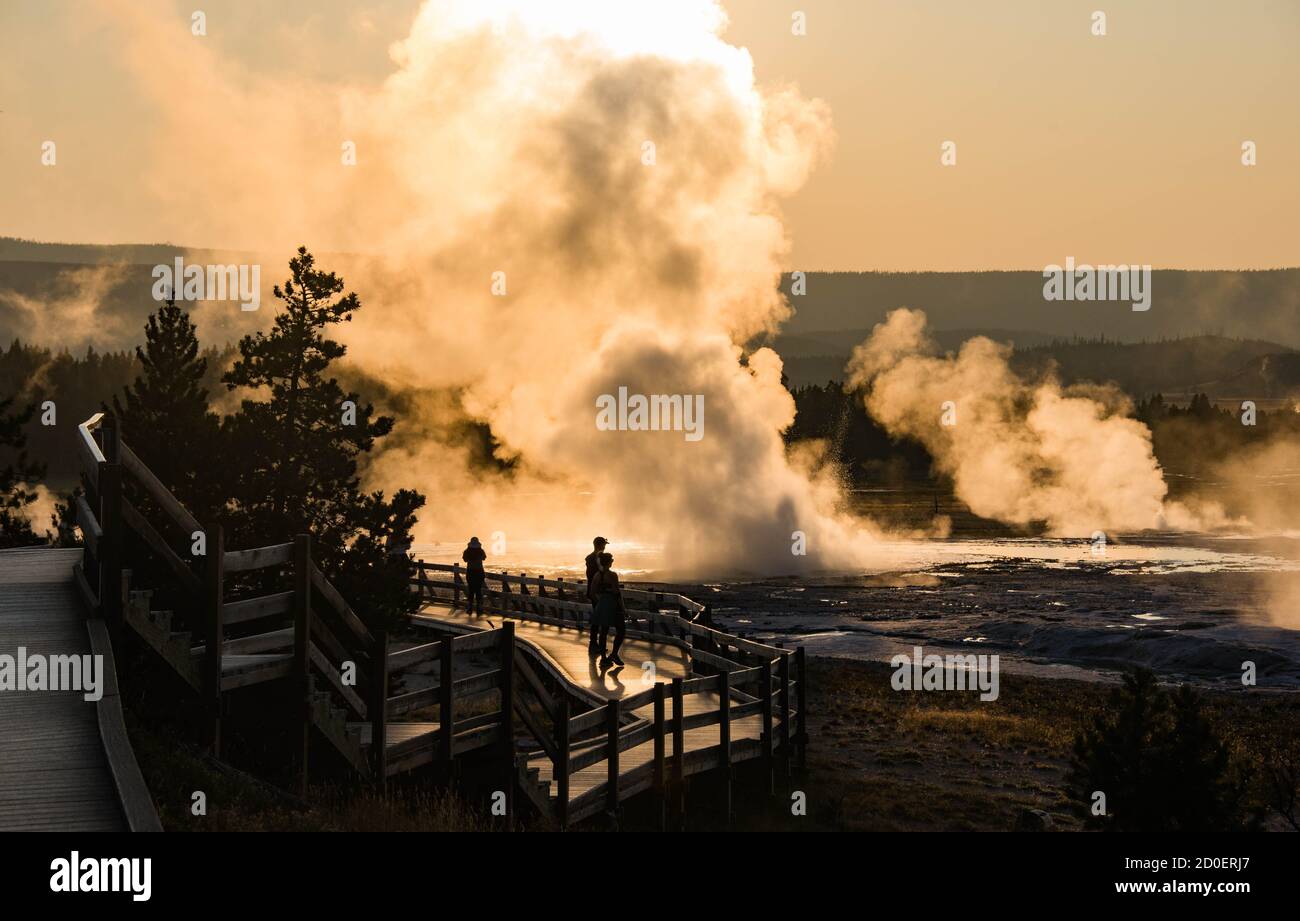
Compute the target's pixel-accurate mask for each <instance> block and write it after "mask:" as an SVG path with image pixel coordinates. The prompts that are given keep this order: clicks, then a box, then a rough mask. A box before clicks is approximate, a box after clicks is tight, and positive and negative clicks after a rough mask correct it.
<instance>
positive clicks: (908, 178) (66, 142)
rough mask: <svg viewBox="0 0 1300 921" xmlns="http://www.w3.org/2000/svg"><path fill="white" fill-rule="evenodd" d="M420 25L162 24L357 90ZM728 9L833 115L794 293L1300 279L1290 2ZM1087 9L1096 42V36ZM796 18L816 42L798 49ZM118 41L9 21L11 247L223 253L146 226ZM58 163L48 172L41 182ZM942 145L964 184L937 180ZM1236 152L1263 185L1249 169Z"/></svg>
mask: <svg viewBox="0 0 1300 921" xmlns="http://www.w3.org/2000/svg"><path fill="white" fill-rule="evenodd" d="M417 5H418V4H417V3H416V2H415V0H393V2H382V3H381V2H376V3H371V4H367V3H364V2H362V3H356V2H347V3H345V2H343V0H310V2H308V0H282V2H277V3H275V4H254V3H251V2H237V0H224V2H223V0H208V2H205V3H204V4H203V5H202V8H203V9H204V10H205V12H206V13H207V15H208V23H209V27H208V32H209V34H208V35H207V36H206V37H204V38H202V39H199V38H195V37H192V36H191V35H190V34H189V15H190V11H191V9H192V8H193V7H194V6H195V4H192V3H191V4H188V5H182V4H179V3H174V4H168V3H161V4H159V5H158V6H157V8H156V10H155V11H152V12H151V15H155V16H159V17H162V18H164V19H170V18H174V20H175V36H176V38H175V40H176V41H177V42H190V41H205V42H208V43H211V44H212V45H214V46H216V47H218V48H219V49H220V50H221V53H222V56H223V60H224V61H225V67H226V73H227V76H228V77H230V78H232V79H234V80H236V81H237V80H239V79H241V78H242V77H244V76H248V77H249V78H252V77H256V76H258V75H265V74H269V75H274V76H276V77H277V78H281V79H284V78H292V79H296V80H301V81H303V82H304V83H306V82H318V81H325V82H330V83H337V84H340V85H347V84H353V85H360V86H369V85H373V84H375V83H377V82H378V81H379V80H380V79H382V78H383V76H384V75H386V74H387V73H388V72H389V70H390V69H391V67H390V62H389V61H388V58H387V52H386V49H387V47H388V45H389V44H390V43H391V42H392V41H394V40H396V39H398V38H401V37H402V36H403V35H404V34H405V31H406V29H407V27H408V26H409V23H410V20H411V18H412V16H413V13H414V9H415V7H416V6H417ZM723 6H724V8H725V9H726V10H727V12H728V14H729V15H730V18H731V23H730V25H729V27H728V29H727V31H726V33H725V36H726V38H727V39H728V40H729V41H731V42H732V43H733V44H737V45H742V46H744V47H746V48H747V49H748V50H749V51H750V53H751V54H752V56H753V59H754V65H755V70H756V73H757V75H758V78H759V80H760V82H762V83H765V84H773V83H782V82H788V83H794V84H797V86H798V87H799V89H800V91H801V92H802V93H803V94H804V95H805V96H808V97H817V98H820V99H822V100H824V101H825V102H826V103H827V104H828V105H829V107H830V110H831V115H832V121H833V125H834V130H835V134H836V138H837V141H836V145H835V147H834V149H833V151H832V153H831V155H830V158H829V159H828V160H827V161H826V162H824V163H822V164H821V166H820V167H819V168H818V169H817V170H816V171H815V172H814V173H813V176H812V178H811V180H810V181H809V182H808V183H807V184H806V185H805V186H804V188H802V189H801V190H800V191H798V192H797V193H796V194H795V195H794V196H793V197H792V198H791V199H789V200H788V201H787V202H786V203H785V213H786V217H787V231H788V233H789V234H790V236H791V238H792V241H793V251H792V254H791V258H790V266H789V268H803V269H889V270H919V269H983V268H1041V267H1042V266H1043V265H1045V264H1048V263H1058V262H1063V261H1064V259H1065V258H1066V257H1067V256H1074V257H1076V259H1078V260H1079V261H1080V262H1112V263H1126V262H1127V263H1150V264H1152V265H1154V266H1156V267H1157V268H1160V267H1183V268H1233V267H1257V268H1265V267H1275V266H1283V265H1297V264H1300V229H1298V228H1300V224H1298V222H1297V215H1298V214H1300V89H1298V88H1300V4H1297V3H1295V2H1293V0H1252V2H1248V3H1236V4H1228V3H1216V2H1209V0H1140V2H1138V0H1132V2H1105V3H1102V2H1101V0H1089V2H1073V0H1053V2H1041V0H978V2H976V0H971V2H964V0H949V2H902V0H899V2H879V0H841V2H835V0H797V2H776V0H725V2H724V3H723ZM1097 7H1102V8H1104V10H1105V11H1106V13H1107V17H1108V20H1107V31H1108V34H1107V35H1106V36H1105V37H1095V36H1093V35H1092V34H1090V25H1091V19H1090V17H1091V13H1092V10H1093V9H1095V8H1097ZM792 8H798V9H801V10H803V11H804V12H805V13H806V15H807V34H806V35H803V36H795V35H792V34H791V11H792ZM128 18H129V17H123V16H119V15H118V11H117V10H116V8H115V7H114V5H113V4H112V3H107V2H96V0H78V2H71V0H52V2H50V3H22V2H12V0H10V2H4V3H2V4H0V177H2V178H0V234H4V235H14V236H23V237H31V238H36V239H45V240H62V241H75V242H163V241H170V242H176V243H184V244H190V245H196V246H197V245H214V246H238V245H240V241H238V240H230V239H211V240H208V239H178V238H176V237H175V233H176V231H175V229H174V226H179V225H172V224H171V223H169V221H168V219H167V215H165V214H159V213H158V209H157V207H156V204H155V202H156V199H155V190H154V189H152V188H151V185H150V177H149V175H148V174H147V172H146V171H145V170H144V169H143V167H142V164H144V163H145V162H147V160H148V159H149V157H148V156H147V154H149V153H153V154H156V153H157V152H156V151H150V150H149V145H150V142H151V125H153V124H155V123H156V122H157V121H158V119H159V118H160V117H161V116H160V113H158V112H157V111H155V110H154V109H153V108H152V106H153V103H152V102H151V97H150V96H149V95H148V94H146V93H143V92H142V91H141V90H140V89H139V87H138V85H137V82H136V79H135V77H134V76H133V74H132V72H131V69H130V68H129V67H128V66H126V65H125V64H124V63H123V62H122V60H121V59H120V55H119V53H118V51H117V50H116V49H117V48H118V47H119V46H120V44H121V42H122V33H121V30H122V29H124V28H126V26H125V25H124V21H125V20H126V19H128ZM214 117H215V116H214ZM229 130H230V131H232V132H238V130H239V125H238V119H237V118H234V119H231V120H230V124H229ZM47 139H54V140H56V141H57V144H58V148H57V149H58V158H59V159H58V165H57V167H54V168H49V167H43V166H42V165H41V163H40V155H41V149H40V148H41V143H42V142H43V141H44V140H47ZM945 140H952V141H955V142H956V144H957V165H956V166H953V167H943V166H941V165H940V144H941V143H942V142H943V141H945ZM1245 140H1252V141H1255V142H1256V143H1257V145H1258V165H1257V166H1254V167H1245V166H1243V165H1241V162H1240V158H1241V144H1242V142H1243V141H1245ZM265 155H266V156H274V155H275V151H266V152H265ZM211 194H212V195H214V196H220V195H222V194H223V193H222V191H221V190H219V189H214V190H213V191H212V193H211ZM324 242H327V241H324Z"/></svg>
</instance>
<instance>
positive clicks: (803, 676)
mask: <svg viewBox="0 0 1300 921" xmlns="http://www.w3.org/2000/svg"><path fill="white" fill-rule="evenodd" d="M794 665H795V682H796V683H795V693H797V694H798V695H799V707H798V709H797V710H796V711H795V724H796V728H797V732H798V736H799V770H800V771H802V770H804V769H805V768H806V767H808V723H807V722H806V720H807V712H808V711H807V706H806V705H807V702H808V675H807V672H806V671H805V669H804V658H803V647H802V646H800V647H799V648H798V649H796V650H795V651H794Z"/></svg>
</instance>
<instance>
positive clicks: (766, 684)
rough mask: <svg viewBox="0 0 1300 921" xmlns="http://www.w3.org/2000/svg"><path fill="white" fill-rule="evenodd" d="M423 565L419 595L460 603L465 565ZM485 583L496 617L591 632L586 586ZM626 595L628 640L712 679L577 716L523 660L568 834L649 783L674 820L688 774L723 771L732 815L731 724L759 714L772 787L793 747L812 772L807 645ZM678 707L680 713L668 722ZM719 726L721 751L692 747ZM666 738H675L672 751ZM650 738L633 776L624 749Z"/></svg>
mask: <svg viewBox="0 0 1300 921" xmlns="http://www.w3.org/2000/svg"><path fill="white" fill-rule="evenodd" d="M415 565H416V576H415V578H414V580H413V582H414V584H415V586H416V587H417V590H418V591H419V592H420V594H421V596H422V597H424V598H428V599H431V600H436V601H441V602H444V603H450V604H451V606H452V607H453V608H455V607H458V606H460V604H461V602H462V599H463V598H464V597H465V591H466V586H465V583H464V581H463V579H462V569H461V567H460V566H459V565H456V564H442V563H427V562H423V561H417V562H416V564H415ZM448 577H450V578H448ZM485 578H486V585H485V588H484V605H485V608H486V610H487V611H488V612H490V613H491V614H495V615H498V616H508V617H511V618H515V619H519V620H526V621H532V622H535V623H541V624H549V625H554V626H562V627H571V628H576V629H578V630H582V629H590V621H591V614H592V606H591V603H590V602H589V601H587V600H586V597H585V592H584V588H585V586H584V585H583V584H582V583H579V582H568V583H566V582H565V581H564V580H563V579H554V580H552V579H545V578H542V577H529V576H527V575H523V574H521V575H519V576H512V575H509V574H507V573H503V572H489V573H486V574H485ZM623 593H624V598H625V601H626V603H627V607H628V612H627V618H628V629H627V634H628V636H637V637H640V638H642V639H646V640H648V641H651V642H656V643H666V644H670V645H674V646H677V647H679V648H682V649H683V650H685V651H686V652H687V654H688V655H689V660H690V662H691V668H692V674H694V673H695V672H697V671H703V672H705V674H699V675H696V676H694V677H687V678H673V679H672V680H671V681H670V682H656V683H655V684H654V685H653V686H652V687H650V688H648V689H646V690H644V691H642V692H640V693H638V694H633V695H630V696H627V697H622V698H618V699H613V700H609V701H608V702H606V703H605V704H604V706H603V707H597V708H595V709H592V710H588V711H587V712H584V713H580V714H578V715H576V716H570V715H569V709H570V702H569V699H568V697H566V696H563V695H561V696H560V698H559V699H551V697H550V696H549V695H548V694H547V693H546V691H545V689H544V688H543V687H542V686H541V682H540V681H539V680H538V679H537V678H536V677H535V675H534V674H533V673H532V670H531V668H529V667H528V666H527V664H526V663H525V662H522V661H519V662H517V663H516V668H517V669H518V670H519V671H520V672H521V674H522V675H523V677H524V678H525V680H526V683H527V684H529V685H530V686H532V688H533V690H534V692H535V694H536V697H537V699H538V700H539V702H540V704H541V706H542V710H543V712H544V713H545V714H546V716H547V717H548V719H549V722H550V727H549V729H548V727H547V726H546V725H544V724H539V723H538V721H537V720H536V719H535V718H533V717H532V716H531V715H529V714H526V713H525V711H523V710H521V711H520V716H521V717H522V718H523V719H524V722H525V723H526V724H527V726H528V729H529V731H530V732H531V733H532V734H533V735H534V736H535V737H536V738H537V740H538V742H539V744H540V746H541V749H542V751H543V752H544V753H545V755H546V757H547V758H548V759H549V760H550V761H551V764H552V770H553V777H554V783H555V786H556V798H555V804H554V809H555V818H556V819H557V821H558V822H559V823H560V825H561V827H564V826H566V825H568V824H569V822H571V821H577V820H579V819H582V818H585V817H587V816H588V815H591V814H592V813H593V812H595V811H599V810H600V809H602V808H603V809H605V810H606V811H608V812H610V813H611V814H614V813H615V811H616V808H617V804H618V802H619V801H620V800H621V799H623V798H625V797H627V796H630V795H632V794H634V793H637V792H639V791H641V790H643V789H646V788H647V787H653V788H654V789H655V790H657V791H659V793H660V796H661V802H662V803H663V808H664V811H665V814H666V810H667V801H668V796H669V791H672V793H673V795H674V796H676V797H680V796H681V795H682V790H683V785H682V780H683V778H684V777H685V775H687V774H689V773H693V772H694V771H696V770H703V769H707V768H712V767H718V768H721V769H722V771H723V774H724V785H723V786H724V790H725V791H726V792H725V795H726V797H727V803H726V807H727V812H728V814H730V811H731V769H732V758H733V754H734V752H733V744H732V742H733V739H732V724H733V723H734V722H735V721H736V720H740V719H744V718H746V717H749V716H753V715H758V716H760V718H761V732H760V738H759V739H758V740H757V746H758V753H757V754H758V757H760V758H761V759H762V760H763V762H764V765H765V770H766V776H767V781H768V787H769V789H772V788H773V786H774V783H775V768H776V767H777V766H778V765H779V767H780V769H781V773H782V775H783V776H784V777H789V776H790V769H791V756H792V754H793V753H794V752H796V751H797V754H798V758H799V766H800V767H801V768H802V767H803V765H804V759H805V754H804V751H805V744H806V739H807V735H806V729H805V721H804V716H805V706H806V704H805V688H806V683H805V675H804V654H803V649H802V648H799V649H796V650H787V649H784V648H781V647H777V646H769V645H767V644H764V643H759V642H755V641H753V640H750V639H746V638H743V637H738V636H735V635H733V634H729V633H726V632H724V631H721V630H718V629H715V628H714V627H713V626H711V625H709V624H706V623H704V622H702V621H706V620H709V614H710V609H709V607H708V606H707V605H703V604H700V603H698V602H696V601H694V600H692V599H690V598H687V597H686V596H684V595H679V594H676V593H672V592H654V591H645V590H639V589H623ZM507 623H509V621H507ZM750 689H752V693H751V692H750ZM669 702H671V704H672V708H671V713H672V715H671V716H667V715H666V714H667V704H668V703H669ZM645 707H651V708H652V716H651V718H649V719H646V718H644V717H641V716H638V715H637V711H639V710H641V709H643V708H645ZM688 711H693V712H690V713H689V714H688ZM712 726H717V727H718V743H717V744H716V745H711V746H703V747H697V748H695V749H692V750H691V751H687V750H686V738H685V734H686V733H687V732H689V731H690V730H694V729H702V728H707V727H712ZM602 736H603V738H602ZM668 739H672V740H673V744H672V755H671V756H669V755H668V754H667V749H668V744H667V741H668ZM647 743H650V744H652V746H653V755H652V757H651V758H650V760H649V761H647V762H646V763H644V764H642V765H640V766H639V767H637V768H635V769H633V770H630V771H623V770H621V769H620V757H619V756H620V753H622V752H625V751H627V750H629V749H632V748H636V747H638V746H640V745H644V744H647ZM601 761H604V762H605V763H606V779H605V781H604V783H603V784H601V785H599V786H597V787H593V788H592V789H591V790H589V791H588V792H587V793H584V794H582V795H581V796H580V797H577V798H574V799H572V800H571V799H570V796H569V782H570V779H571V778H572V776H573V775H574V774H576V773H577V772H578V771H581V770H582V769H584V768H586V767H590V766H591V765H594V764H598V763H599V762H601ZM678 814H680V803H679V804H678Z"/></svg>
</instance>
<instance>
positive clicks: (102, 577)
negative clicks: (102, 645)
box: [98, 417, 126, 633]
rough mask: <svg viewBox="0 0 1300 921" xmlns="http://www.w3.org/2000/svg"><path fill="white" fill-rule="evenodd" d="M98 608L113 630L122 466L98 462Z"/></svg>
mask: <svg viewBox="0 0 1300 921" xmlns="http://www.w3.org/2000/svg"><path fill="white" fill-rule="evenodd" d="M105 418H108V417H105ZM98 476H99V526H100V530H101V531H102V532H103V534H102V536H101V537H100V538H99V551H100V552H99V586H98V591H99V610H100V613H101V614H102V615H103V617H104V620H105V622H107V624H108V626H109V629H110V630H112V631H114V632H115V633H116V631H117V629H118V627H119V625H120V624H121V621H122V550H123V546H122V545H123V543H124V542H125V541H124V538H125V536H126V535H125V534H124V533H123V527H122V467H121V465H120V464H116V463H112V462H105V461H101V462H100V464H99V474H98Z"/></svg>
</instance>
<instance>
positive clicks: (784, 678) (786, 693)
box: [778, 652, 791, 784]
mask: <svg viewBox="0 0 1300 921" xmlns="http://www.w3.org/2000/svg"><path fill="white" fill-rule="evenodd" d="M778 671H779V674H780V678H781V779H782V780H783V781H784V782H785V783H787V784H788V783H789V782H790V739H791V732H790V653H788V652H783V653H781V664H780V667H779V670H778Z"/></svg>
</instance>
